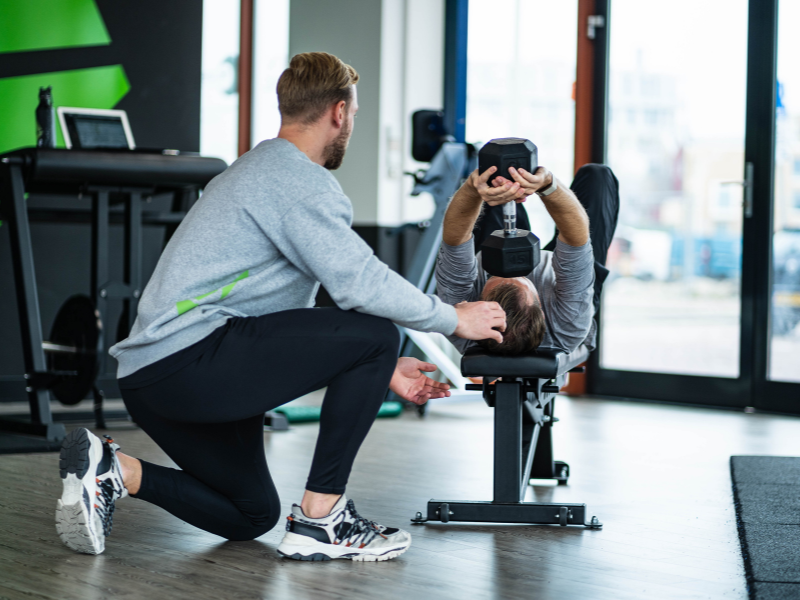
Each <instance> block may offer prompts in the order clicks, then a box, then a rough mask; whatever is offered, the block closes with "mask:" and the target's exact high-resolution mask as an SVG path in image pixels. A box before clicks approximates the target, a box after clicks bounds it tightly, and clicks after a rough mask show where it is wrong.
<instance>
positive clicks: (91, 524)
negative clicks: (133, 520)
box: [56, 427, 128, 554]
mask: <svg viewBox="0 0 800 600" xmlns="http://www.w3.org/2000/svg"><path fill="white" fill-rule="evenodd" d="M103 437H105V438H106V441H105V442H104V441H102V440H101V439H100V438H98V437H97V436H96V435H94V434H93V433H91V432H90V431H89V430H88V429H85V428H83V427H79V428H77V429H73V430H72V431H70V432H69V434H68V435H67V437H66V438H65V439H64V442H63V443H62V444H61V460H60V461H59V467H60V469H61V479H62V480H63V482H64V491H63V493H62V495H61V499H60V500H59V501H58V506H57V507H56V531H58V535H59V536H60V537H61V541H63V542H64V543H65V544H66V545H67V546H69V547H70V548H72V549H73V550H75V551H77V552H83V553H84V554H100V553H101V552H102V551H103V550H104V549H105V538H106V536H108V534H110V533H111V525H112V520H113V515H114V506H115V502H116V501H117V500H118V499H120V498H124V497H125V496H127V495H128V490H126V489H125V486H124V485H123V483H122V470H121V468H120V464H119V459H118V458H117V450H119V446H118V445H117V444H115V443H114V440H112V439H111V438H110V437H108V436H103Z"/></svg>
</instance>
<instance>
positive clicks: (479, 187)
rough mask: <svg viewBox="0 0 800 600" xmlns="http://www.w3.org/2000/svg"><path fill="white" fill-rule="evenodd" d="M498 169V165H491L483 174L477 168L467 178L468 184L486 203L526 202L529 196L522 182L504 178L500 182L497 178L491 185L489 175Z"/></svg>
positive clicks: (491, 204)
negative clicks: (500, 182)
mask: <svg viewBox="0 0 800 600" xmlns="http://www.w3.org/2000/svg"><path fill="white" fill-rule="evenodd" d="M495 171H497V167H489V168H488V169H486V170H485V171H484V172H483V174H482V175H481V174H480V173H478V169H475V170H474V171H473V172H472V173H471V174H470V176H469V178H468V179H467V183H468V185H470V186H472V188H473V189H474V190H475V193H476V194H478V195H479V196H480V198H481V200H483V201H484V202H486V204H488V205H489V206H497V205H499V204H506V203H508V202H525V197H526V196H529V195H530V194H528V193H527V192H526V191H525V190H524V189H523V188H522V184H520V183H519V182H516V181H509V180H508V179H505V178H502V179H503V183H502V184H498V183H497V179H501V178H495V179H494V180H493V181H492V185H489V184H488V183H487V181H489V177H491V176H492V173H494V172H495Z"/></svg>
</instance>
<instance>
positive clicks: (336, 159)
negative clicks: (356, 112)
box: [322, 122, 353, 171]
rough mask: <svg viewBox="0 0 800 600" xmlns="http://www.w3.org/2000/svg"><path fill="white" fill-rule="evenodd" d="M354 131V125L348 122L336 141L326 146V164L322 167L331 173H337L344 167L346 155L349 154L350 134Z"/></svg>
mask: <svg viewBox="0 0 800 600" xmlns="http://www.w3.org/2000/svg"><path fill="white" fill-rule="evenodd" d="M352 131H353V124H352V123H351V122H347V123H346V124H345V125H344V127H342V130H341V131H340V132H339V135H337V136H336V137H335V138H334V140H333V141H332V142H331V143H330V144H328V145H327V146H325V152H324V157H325V163H324V164H323V165H322V166H323V167H325V168H326V169H328V170H329V171H335V170H336V169H338V168H339V167H341V166H342V161H343V160H344V154H345V152H347V144H348V143H349V142H350V133H351V132H352Z"/></svg>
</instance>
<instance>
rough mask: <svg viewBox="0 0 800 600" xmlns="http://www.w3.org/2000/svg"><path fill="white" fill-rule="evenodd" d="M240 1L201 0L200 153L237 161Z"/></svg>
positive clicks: (229, 161) (228, 161)
mask: <svg viewBox="0 0 800 600" xmlns="http://www.w3.org/2000/svg"><path fill="white" fill-rule="evenodd" d="M239 30H240V27H239V3H238V2H232V1H231V0H203V74H202V84H201V92H200V98H201V99H200V152H201V154H203V155H205V156H218V157H219V158H222V159H223V160H225V161H226V162H227V163H228V164H230V163H232V162H233V161H234V160H236V156H237V151H236V150H237V141H238V124H239V91H238V89H237V84H238V79H237V69H238V64H239Z"/></svg>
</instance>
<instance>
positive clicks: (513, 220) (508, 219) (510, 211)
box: [503, 200, 517, 235]
mask: <svg viewBox="0 0 800 600" xmlns="http://www.w3.org/2000/svg"><path fill="white" fill-rule="evenodd" d="M503 231H504V233H505V234H506V235H516V234H517V203H516V202H514V201H513V200H512V201H511V202H506V203H505V204H503Z"/></svg>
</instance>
